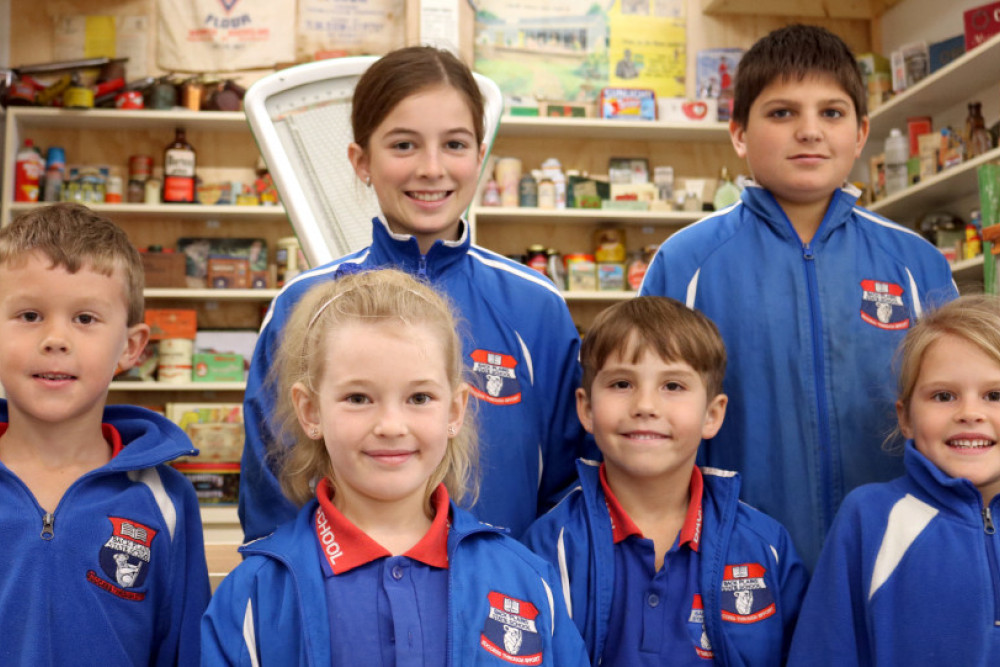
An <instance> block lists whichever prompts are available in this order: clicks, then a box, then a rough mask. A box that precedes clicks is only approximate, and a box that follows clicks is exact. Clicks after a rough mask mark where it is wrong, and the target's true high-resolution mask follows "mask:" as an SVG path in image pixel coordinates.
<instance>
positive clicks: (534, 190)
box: [517, 174, 538, 208]
mask: <svg viewBox="0 0 1000 667" xmlns="http://www.w3.org/2000/svg"><path fill="white" fill-rule="evenodd" d="M517 191H518V198H517V205H518V206H524V207H529V208H537V207H538V181H536V180H535V177H534V176H532V175H531V174H525V175H524V176H522V177H521V180H520V182H519V183H518V188H517Z"/></svg>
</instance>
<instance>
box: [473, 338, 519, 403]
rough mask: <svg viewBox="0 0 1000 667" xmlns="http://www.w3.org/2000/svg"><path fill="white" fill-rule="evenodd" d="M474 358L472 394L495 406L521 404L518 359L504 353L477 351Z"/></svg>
mask: <svg viewBox="0 0 1000 667" xmlns="http://www.w3.org/2000/svg"><path fill="white" fill-rule="evenodd" d="M469 356H470V357H472V385H471V387H470V390H471V391H472V394H473V395H474V396H475V397H476V398H478V399H480V400H483V401H486V402H487V403H492V404H494V405H514V404H515V403H520V402H521V383H520V382H519V381H518V379H517V373H515V371H514V369H515V368H516V367H517V359H515V358H514V357H512V356H510V355H509V354H503V353H502V352H490V351H488V350H475V351H474V352H473V353H472V354H470V355H469Z"/></svg>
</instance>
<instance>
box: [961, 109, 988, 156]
mask: <svg viewBox="0 0 1000 667" xmlns="http://www.w3.org/2000/svg"><path fill="white" fill-rule="evenodd" d="M965 124H966V128H967V130H966V131H967V132H968V139H969V147H968V149H967V150H966V153H967V157H969V158H973V157H975V156H977V155H982V154H983V153H987V152H989V151H990V150H991V149H992V148H993V139H992V137H990V132H989V130H987V129H986V120H985V119H984V118H983V105H982V103H981V102H969V118H968V119H967V120H966V121H965Z"/></svg>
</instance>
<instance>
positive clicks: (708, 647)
mask: <svg viewBox="0 0 1000 667" xmlns="http://www.w3.org/2000/svg"><path fill="white" fill-rule="evenodd" d="M688 632H690V633H691V640H692V641H693V642H694V651H695V653H697V654H698V657H699V658H702V659H703V660H711V659H712V658H714V657H715V654H714V653H712V642H710V641H709V640H708V633H707V632H705V605H704V603H703V602H702V601H701V595H698V594H695V596H694V600H692V602H691V613H690V614H689V615H688Z"/></svg>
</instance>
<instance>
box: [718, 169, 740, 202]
mask: <svg viewBox="0 0 1000 667" xmlns="http://www.w3.org/2000/svg"><path fill="white" fill-rule="evenodd" d="M739 200H740V187H739V186H738V185H736V184H735V183H733V178H732V176H730V175H729V169H728V168H727V167H725V166H723V167H722V170H721V171H720V172H719V185H718V186H717V187H716V188H715V196H714V197H713V198H712V206H713V207H714V208H715V210H716V211H719V210H721V209H724V208H726V207H727V206H731V205H733V204H735V203H736V202H738V201H739Z"/></svg>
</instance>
